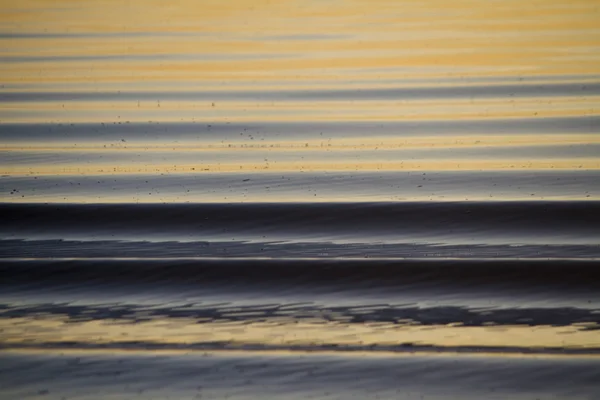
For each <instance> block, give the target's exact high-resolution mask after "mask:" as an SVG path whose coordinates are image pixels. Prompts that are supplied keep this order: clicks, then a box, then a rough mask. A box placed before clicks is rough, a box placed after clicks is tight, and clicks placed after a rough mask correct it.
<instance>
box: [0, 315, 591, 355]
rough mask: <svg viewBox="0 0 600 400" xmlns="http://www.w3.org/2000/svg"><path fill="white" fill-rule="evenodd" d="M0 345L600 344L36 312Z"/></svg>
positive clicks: (547, 336) (482, 333)
mask: <svg viewBox="0 0 600 400" xmlns="http://www.w3.org/2000/svg"><path fill="white" fill-rule="evenodd" d="M0 328H1V329H2V330H3V334H2V337H1V339H0V340H1V342H0V343H1V344H3V345H15V344H28V345H48V344H52V343H59V342H78V343H81V344H89V345H97V344H110V343H115V342H136V341H138V342H148V343H161V344H167V345H174V344H179V345H185V344H187V345H189V344H194V343H209V342H229V343H230V344H231V345H264V346H270V345H271V346H306V345H325V346H327V345H339V346H342V347H343V346H372V345H376V346H394V345H399V344H402V343H412V344H414V345H424V346H435V347H461V346H475V347H505V348H510V347H520V348H531V349H536V348H549V347H555V348H565V349H585V348H598V347H600V335H598V331H597V330H586V329H584V328H585V326H584V325H571V326H561V327H554V326H528V325H511V326H509V325H498V326H469V327H466V326H460V325H458V326H455V325H452V324H449V325H426V326H425V325H411V324H410V323H409V322H407V323H405V324H389V323H361V324H347V323H343V322H328V321H326V320H320V319H317V318H315V320H314V321H310V322H298V321H292V322H290V321H289V320H285V319H284V318H282V319H281V320H280V321H275V320H274V321H270V322H255V323H245V324H240V323H235V322H219V321H214V322H210V323H198V321H197V320H196V319H185V318H178V319H177V320H176V321H173V320H162V321H161V320H155V321H146V322H137V323H131V322H129V323H128V322H125V321H119V320H109V321H98V320H94V321H85V322H72V321H68V320H67V319H63V318H58V317H57V318H53V317H49V316H47V317H38V318H35V319H32V318H12V319H10V320H0Z"/></svg>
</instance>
